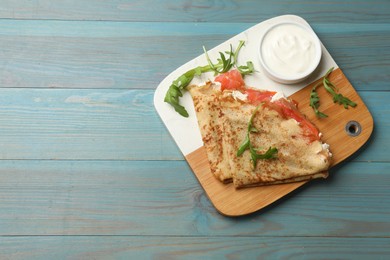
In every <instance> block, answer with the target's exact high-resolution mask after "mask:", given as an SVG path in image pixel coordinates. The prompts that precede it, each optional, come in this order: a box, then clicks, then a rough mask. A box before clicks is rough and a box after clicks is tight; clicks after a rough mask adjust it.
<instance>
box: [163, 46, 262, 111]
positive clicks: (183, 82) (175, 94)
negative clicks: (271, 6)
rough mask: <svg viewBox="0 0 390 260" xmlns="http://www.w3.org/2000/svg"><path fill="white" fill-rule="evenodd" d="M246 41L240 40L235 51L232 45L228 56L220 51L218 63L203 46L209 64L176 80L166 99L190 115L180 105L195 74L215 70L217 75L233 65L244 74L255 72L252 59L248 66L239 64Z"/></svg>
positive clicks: (176, 108) (177, 109)
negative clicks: (239, 57) (214, 61)
mask: <svg viewBox="0 0 390 260" xmlns="http://www.w3.org/2000/svg"><path fill="white" fill-rule="evenodd" d="M244 43H245V42H244V41H240V42H239V44H238V47H237V49H236V51H235V52H233V47H232V45H230V51H227V52H225V54H226V55H228V57H226V56H225V54H224V53H222V52H219V56H220V58H218V59H217V62H216V63H212V61H211V59H210V57H209V55H208V53H207V50H206V48H205V47H204V46H203V51H204V53H205V56H206V60H207V63H208V64H207V65H205V66H199V67H196V68H194V69H191V70H189V71H187V72H185V73H184V74H183V75H181V76H179V77H178V78H177V79H176V80H174V81H173V82H172V84H171V86H169V88H168V91H167V93H166V94H165V98H164V101H165V102H167V103H168V104H170V105H171V106H172V107H173V108H174V109H175V111H176V112H178V113H179V114H180V115H182V116H184V117H188V112H187V110H186V109H185V108H184V107H183V106H182V105H180V98H181V97H182V96H183V91H185V90H186V88H187V86H188V85H189V84H190V83H191V81H192V80H193V79H194V77H195V76H200V75H201V74H202V73H205V72H211V71H214V74H215V75H217V74H220V73H225V72H228V71H229V70H230V69H232V68H233V67H236V68H237V70H238V71H239V72H240V73H241V75H243V76H244V75H249V74H251V73H253V72H254V71H255V70H254V67H253V63H252V62H250V61H248V62H247V65H246V66H244V65H242V66H237V57H238V53H239V51H240V49H241V47H242V46H244Z"/></svg>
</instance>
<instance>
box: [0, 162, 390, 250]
mask: <svg viewBox="0 0 390 260" xmlns="http://www.w3.org/2000/svg"><path fill="white" fill-rule="evenodd" d="M388 167H389V166H388V163H387V162H386V163H365V162H350V163H348V164H345V165H342V166H339V167H338V168H337V169H332V170H331V172H330V177H329V178H328V179H327V180H319V181H313V182H310V183H308V184H307V185H305V186H304V187H302V189H299V190H298V191H296V192H294V193H293V194H292V195H291V196H288V197H287V198H285V199H282V200H280V201H278V202H276V203H275V204H273V205H271V206H270V207H268V208H266V209H265V210H263V211H261V212H258V213H254V214H251V215H248V216H244V217H241V218H227V217H224V216H222V215H221V214H219V213H218V212H217V211H216V210H215V208H214V207H213V206H212V204H211V203H210V201H209V199H208V198H207V197H206V195H205V193H204V192H203V189H202V188H201V187H200V185H199V183H198V182H197V180H196V178H195V176H194V175H193V173H192V171H191V169H190V168H189V166H188V165H187V163H186V162H184V161H173V162H170V161H148V162H145V161H55V160H48V161H42V160H40V161H39V160H32V161H24V160H22V161H19V160H17V161H7V160H6V161H4V160H3V161H0V172H1V175H0V198H1V202H0V219H1V222H0V236H29V235H33V236H35V235H41V236H61V235H66V236H70V237H72V236H88V235H96V236H98V235H108V236H109V235H121V236H144V237H145V238H147V237H148V236H151V237H152V236H162V237H170V236H184V237H198V236H206V237H230V236H234V237H240V236H248V237H275V236H276V237H291V236H292V237H297V236H298V237H299V236H301V237H308V236H309V237H351V238H353V237H365V238H374V237H388V235H389V234H390V218H389V215H390V207H389V203H387V202H388V200H389V199H390V190H389V189H388V184H389V182H390V175H389V174H388V170H389V168H388ZM32 239H33V238H32ZM0 245H1V243H0ZM0 251H1V250H0Z"/></svg>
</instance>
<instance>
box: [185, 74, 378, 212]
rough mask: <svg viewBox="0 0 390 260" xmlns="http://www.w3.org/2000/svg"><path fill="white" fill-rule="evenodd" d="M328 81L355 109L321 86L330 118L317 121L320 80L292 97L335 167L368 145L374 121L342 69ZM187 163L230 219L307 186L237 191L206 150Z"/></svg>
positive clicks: (325, 107)
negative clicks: (314, 99)
mask: <svg viewBox="0 0 390 260" xmlns="http://www.w3.org/2000/svg"><path fill="white" fill-rule="evenodd" d="M329 79H330V80H331V81H332V82H334V83H335V85H336V86H337V87H338V89H339V92H340V93H341V94H343V95H344V96H346V97H348V98H349V99H351V100H352V101H354V102H356V103H357V106H356V107H355V108H349V109H344V107H343V106H341V105H338V104H335V103H333V100H332V97H331V96H330V95H329V94H328V93H327V92H326V91H325V89H324V88H323V87H320V88H318V90H317V92H318V94H319V96H320V99H321V100H320V103H321V105H320V111H322V112H324V113H325V114H327V115H328V117H327V118H322V119H318V118H317V117H316V116H315V114H314V112H313V110H312V108H311V107H310V106H309V101H310V92H311V89H312V87H313V86H314V85H315V84H316V83H317V82H318V81H319V80H321V79H319V80H317V81H315V82H313V83H311V84H310V85H308V86H306V87H305V88H303V89H301V90H299V91H298V92H296V93H294V94H293V95H291V96H290V98H292V99H293V100H295V101H297V102H298V108H299V110H300V111H301V112H302V113H304V114H305V115H306V116H307V117H308V118H309V119H310V120H311V121H312V122H313V123H314V124H315V125H316V126H317V127H318V129H319V130H320V131H321V132H322V134H323V137H322V140H323V141H324V142H326V143H328V144H329V145H330V150H331V152H332V154H333V158H332V165H331V166H332V167H333V166H335V165H337V164H338V163H340V162H342V161H343V160H345V159H346V158H348V157H349V156H351V155H352V154H353V153H355V152H356V151H357V150H358V149H359V148H361V147H362V146H363V145H364V144H365V143H366V142H367V140H368V139H369V137H370V135H371V133H372V130H373V127H374V122H373V118H372V116H371V114H370V112H369V110H368V109H367V107H366V105H365V104H364V102H363V100H362V99H361V98H360V97H359V95H358V94H357V92H356V91H355V89H354V88H353V86H352V85H351V84H350V82H349V81H348V79H347V78H346V76H345V75H344V73H343V72H342V71H341V69H336V70H334V71H333V72H332V73H331V74H330V76H329ZM186 160H187V161H188V163H189V165H190V167H191V168H192V170H193V172H194V174H195V176H196V177H197V179H198V180H199V182H200V184H201V185H202V187H203V188H204V190H205V192H206V194H207V196H208V197H209V199H210V201H211V202H212V203H213V205H214V206H215V208H216V209H217V210H218V211H219V212H220V213H221V214H223V215H227V216H241V215H246V214H249V213H253V212H255V211H258V210H260V209H262V208H264V207H266V206H268V205H269V204H271V203H273V202H275V201H276V200H278V199H280V198H282V197H284V196H285V195H287V194H288V193H290V192H292V191H294V190H295V189H297V188H299V187H301V186H302V185H304V184H305V183H306V182H297V183H290V184H280V185H269V186H260V187H253V188H244V189H235V188H234V186H233V184H232V183H229V184H223V183H221V182H220V181H219V180H217V179H216V178H215V177H214V176H213V174H212V173H211V171H210V166H209V162H208V159H207V154H206V150H205V149H204V147H200V148H199V149H197V150H195V151H194V152H192V153H190V154H188V155H187V156H186Z"/></svg>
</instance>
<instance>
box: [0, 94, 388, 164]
mask: <svg viewBox="0 0 390 260" xmlns="http://www.w3.org/2000/svg"><path fill="white" fill-rule="evenodd" d="M153 94H154V90H121V89H118V90H109V89H106V90H102V89H96V90H94V89H84V90H79V89H4V88H3V89H0V145H1V146H2V147H5V148H6V149H3V150H2V151H1V153H0V158H1V159H16V160H21V159H26V160H33V159H37V160H53V159H56V160H183V155H182V154H181V153H180V151H179V149H178V148H177V146H176V144H175V143H174V142H173V140H172V138H171V136H170V135H169V133H168V131H167V130H166V128H165V126H164V125H163V123H162V122H161V120H160V119H159V117H158V115H157V113H156V111H155V110H154V107H153ZM359 94H360V95H361V97H362V99H363V100H364V102H365V103H366V104H367V106H368V107H369V109H370V111H373V112H372V113H373V115H374V119H375V121H377V122H378V124H377V126H376V128H375V130H374V133H373V136H372V138H371V140H370V142H369V143H368V144H367V148H366V149H364V150H363V151H362V152H361V153H358V154H356V155H355V157H354V160H357V161H389V157H388V154H390V136H389V135H388V128H389V126H390V119H389V117H388V114H389V113H390V108H389V107H388V105H387V104H388V100H389V99H390V92H361V93H359ZM131 147H133V148H131Z"/></svg>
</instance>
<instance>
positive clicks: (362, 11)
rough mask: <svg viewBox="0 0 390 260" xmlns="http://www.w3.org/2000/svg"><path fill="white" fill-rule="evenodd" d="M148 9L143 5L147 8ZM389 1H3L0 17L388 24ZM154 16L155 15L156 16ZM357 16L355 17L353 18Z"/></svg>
mask: <svg viewBox="0 0 390 260" xmlns="http://www.w3.org/2000/svg"><path fill="white" fill-rule="evenodd" d="M146 7H147V8H146ZM389 8H390V7H389V2H388V1H386V0H376V1H375V3H371V2H367V1H363V0H356V1H352V0H348V1H342V2H339V3H337V11H335V9H334V5H333V4H329V2H328V1H319V2H318V1H317V2H313V1H310V0H303V1H299V3H294V4H291V3H290V4H289V3H286V1H283V0H275V1H273V2H272V4H269V2H267V1H260V2H259V1H248V0H246V1H240V2H239V4H238V3H236V2H232V1H227V0H224V1H219V2H213V1H202V2H199V3H198V2H191V1H185V0H180V1H177V0H169V1H153V0H143V1H142V3H141V2H134V1H129V0H127V1H123V0H122V1H121V0H111V1H101V0H100V1H92V0H79V1H60V0H40V1H38V2H37V1H29V0H19V1H17V2H16V1H12V0H5V1H3V3H2V8H1V10H0V17H1V18H7V19H56V20H59V19H60V20H115V21H155V22H162V21H168V22H171V21H181V22H216V21H222V22H225V21H231V20H234V21H245V22H257V21H258V20H259V19H260V20H266V19H268V18H271V17H273V16H276V15H280V14H284V13H292V14H297V15H302V16H305V18H306V19H308V20H309V21H310V22H313V21H318V22H329V21H332V22H335V23H340V22H351V23H359V22H364V21H365V22H370V23H381V22H387V23H388V22H389V16H388V11H389ZM156 14H158V15H156ZM357 17H358V19H357Z"/></svg>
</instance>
